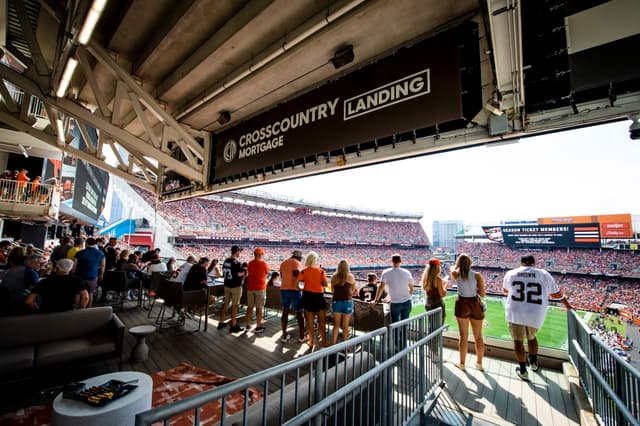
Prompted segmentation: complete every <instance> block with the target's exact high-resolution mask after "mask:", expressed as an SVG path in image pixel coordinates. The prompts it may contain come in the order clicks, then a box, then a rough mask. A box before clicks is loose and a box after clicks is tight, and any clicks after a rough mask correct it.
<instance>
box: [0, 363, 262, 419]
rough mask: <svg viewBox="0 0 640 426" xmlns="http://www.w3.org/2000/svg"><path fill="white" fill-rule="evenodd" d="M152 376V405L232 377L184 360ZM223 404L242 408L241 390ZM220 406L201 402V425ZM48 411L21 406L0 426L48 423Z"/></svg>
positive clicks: (253, 396) (251, 394) (254, 397)
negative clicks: (21, 407) (22, 407)
mask: <svg viewBox="0 0 640 426" xmlns="http://www.w3.org/2000/svg"><path fill="white" fill-rule="evenodd" d="M151 378H152V379H153V394H152V402H151V405H152V406H153V407H154V408H155V407H160V406H162V405H166V404H168V403H170V402H173V401H177V400H181V399H184V398H187V397H189V396H192V395H195V394H198V393H201V392H204V391H207V390H209V389H213V388H215V387H216V386H221V385H224V384H225V383H229V382H232V381H233V380H235V379H233V378H230V377H225V376H221V375H219V374H216V373H214V372H211V371H208V370H205V369H202V368H198V367H195V366H193V365H190V364H187V363H183V364H180V365H179V366H177V367H175V368H171V369H169V370H165V371H160V372H157V373H154V374H152V375H151ZM247 394H248V398H249V403H248V405H251V404H254V403H255V402H257V401H260V400H261V399H262V398H263V394H262V392H261V391H259V390H258V389H256V388H249V391H248V393H247ZM225 403H226V404H225V413H226V414H227V415H232V414H234V413H237V412H238V411H241V410H242V409H243V407H244V393H243V392H236V393H234V394H232V395H230V396H228V397H227V398H226V401H225ZM221 405H222V403H221V401H220V400H216V401H212V402H210V403H208V404H206V405H204V406H203V407H202V409H201V412H200V424H201V425H211V424H214V423H217V422H218V421H219V420H220V413H221V410H220V408H221ZM51 411H52V409H51V404H48V405H36V406H32V407H28V408H25V409H20V410H18V411H17V412H15V413H7V414H3V415H0V426H10V425H25V426H26V425H29V426H45V425H49V424H50V421H51ZM194 418H195V415H194V413H193V411H191V412H188V413H183V414H181V415H179V416H177V417H174V418H172V419H171V423H170V424H171V425H172V426H183V425H193V424H194Z"/></svg>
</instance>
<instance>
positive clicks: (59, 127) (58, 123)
mask: <svg viewBox="0 0 640 426" xmlns="http://www.w3.org/2000/svg"><path fill="white" fill-rule="evenodd" d="M56 129H57V131H58V142H60V145H64V143H65V142H66V141H65V138H64V124H63V123H62V120H61V119H59V118H57V119H56Z"/></svg>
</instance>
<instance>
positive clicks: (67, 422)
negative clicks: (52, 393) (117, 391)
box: [51, 371, 153, 426]
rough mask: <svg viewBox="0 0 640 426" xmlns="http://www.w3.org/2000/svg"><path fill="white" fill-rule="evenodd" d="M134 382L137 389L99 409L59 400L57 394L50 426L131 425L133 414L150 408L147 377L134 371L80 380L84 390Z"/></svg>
mask: <svg viewBox="0 0 640 426" xmlns="http://www.w3.org/2000/svg"><path fill="white" fill-rule="evenodd" d="M136 379H137V380H138V383H135V384H136V385H138V387H137V388H135V389H134V390H132V391H131V392H129V393H128V394H127V395H125V396H123V397H121V398H119V399H116V400H115V401H112V402H110V403H108V404H106V405H104V406H102V407H92V406H90V405H88V404H86V403H84V402H82V401H76V400H73V399H66V398H63V397H62V393H60V394H58V396H56V398H55V399H54V400H53V413H52V416H51V424H52V426H57V425H59V426H87V425H91V426H113V425H118V426H121V425H131V426H133V425H134V424H135V420H136V414H138V413H141V412H143V411H146V410H149V409H150V408H151V394H152V391H153V381H152V380H151V376H149V375H148V374H144V373H139V372H137V371H118V372H116V373H109V374H103V375H102V376H96V377H91V378H90V379H86V380H82V382H83V383H84V384H85V385H86V388H90V387H92V386H100V385H103V384H105V383H106V382H108V381H109V380H120V381H122V382H129V381H131V380H136Z"/></svg>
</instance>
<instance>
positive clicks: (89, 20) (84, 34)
mask: <svg viewBox="0 0 640 426" xmlns="http://www.w3.org/2000/svg"><path fill="white" fill-rule="evenodd" d="M106 5H107V0H93V4H92V5H91V9H89V12H88V13H87V17H86V18H85V20H84V24H82V29H81V30H80V33H79V34H78V43H80V44H83V45H84V44H87V43H89V40H91V34H93V30H94V29H95V28H96V25H97V24H98V20H99V19H100V15H102V11H103V10H104V8H105V6H106Z"/></svg>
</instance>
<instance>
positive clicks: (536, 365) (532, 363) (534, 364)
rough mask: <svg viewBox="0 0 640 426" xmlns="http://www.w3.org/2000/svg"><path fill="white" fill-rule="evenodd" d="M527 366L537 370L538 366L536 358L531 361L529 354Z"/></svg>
mask: <svg viewBox="0 0 640 426" xmlns="http://www.w3.org/2000/svg"><path fill="white" fill-rule="evenodd" d="M529 366H530V367H531V371H538V370H539V369H540V366H539V365H538V360H537V359H536V360H535V361H533V360H532V359H531V356H529Z"/></svg>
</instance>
